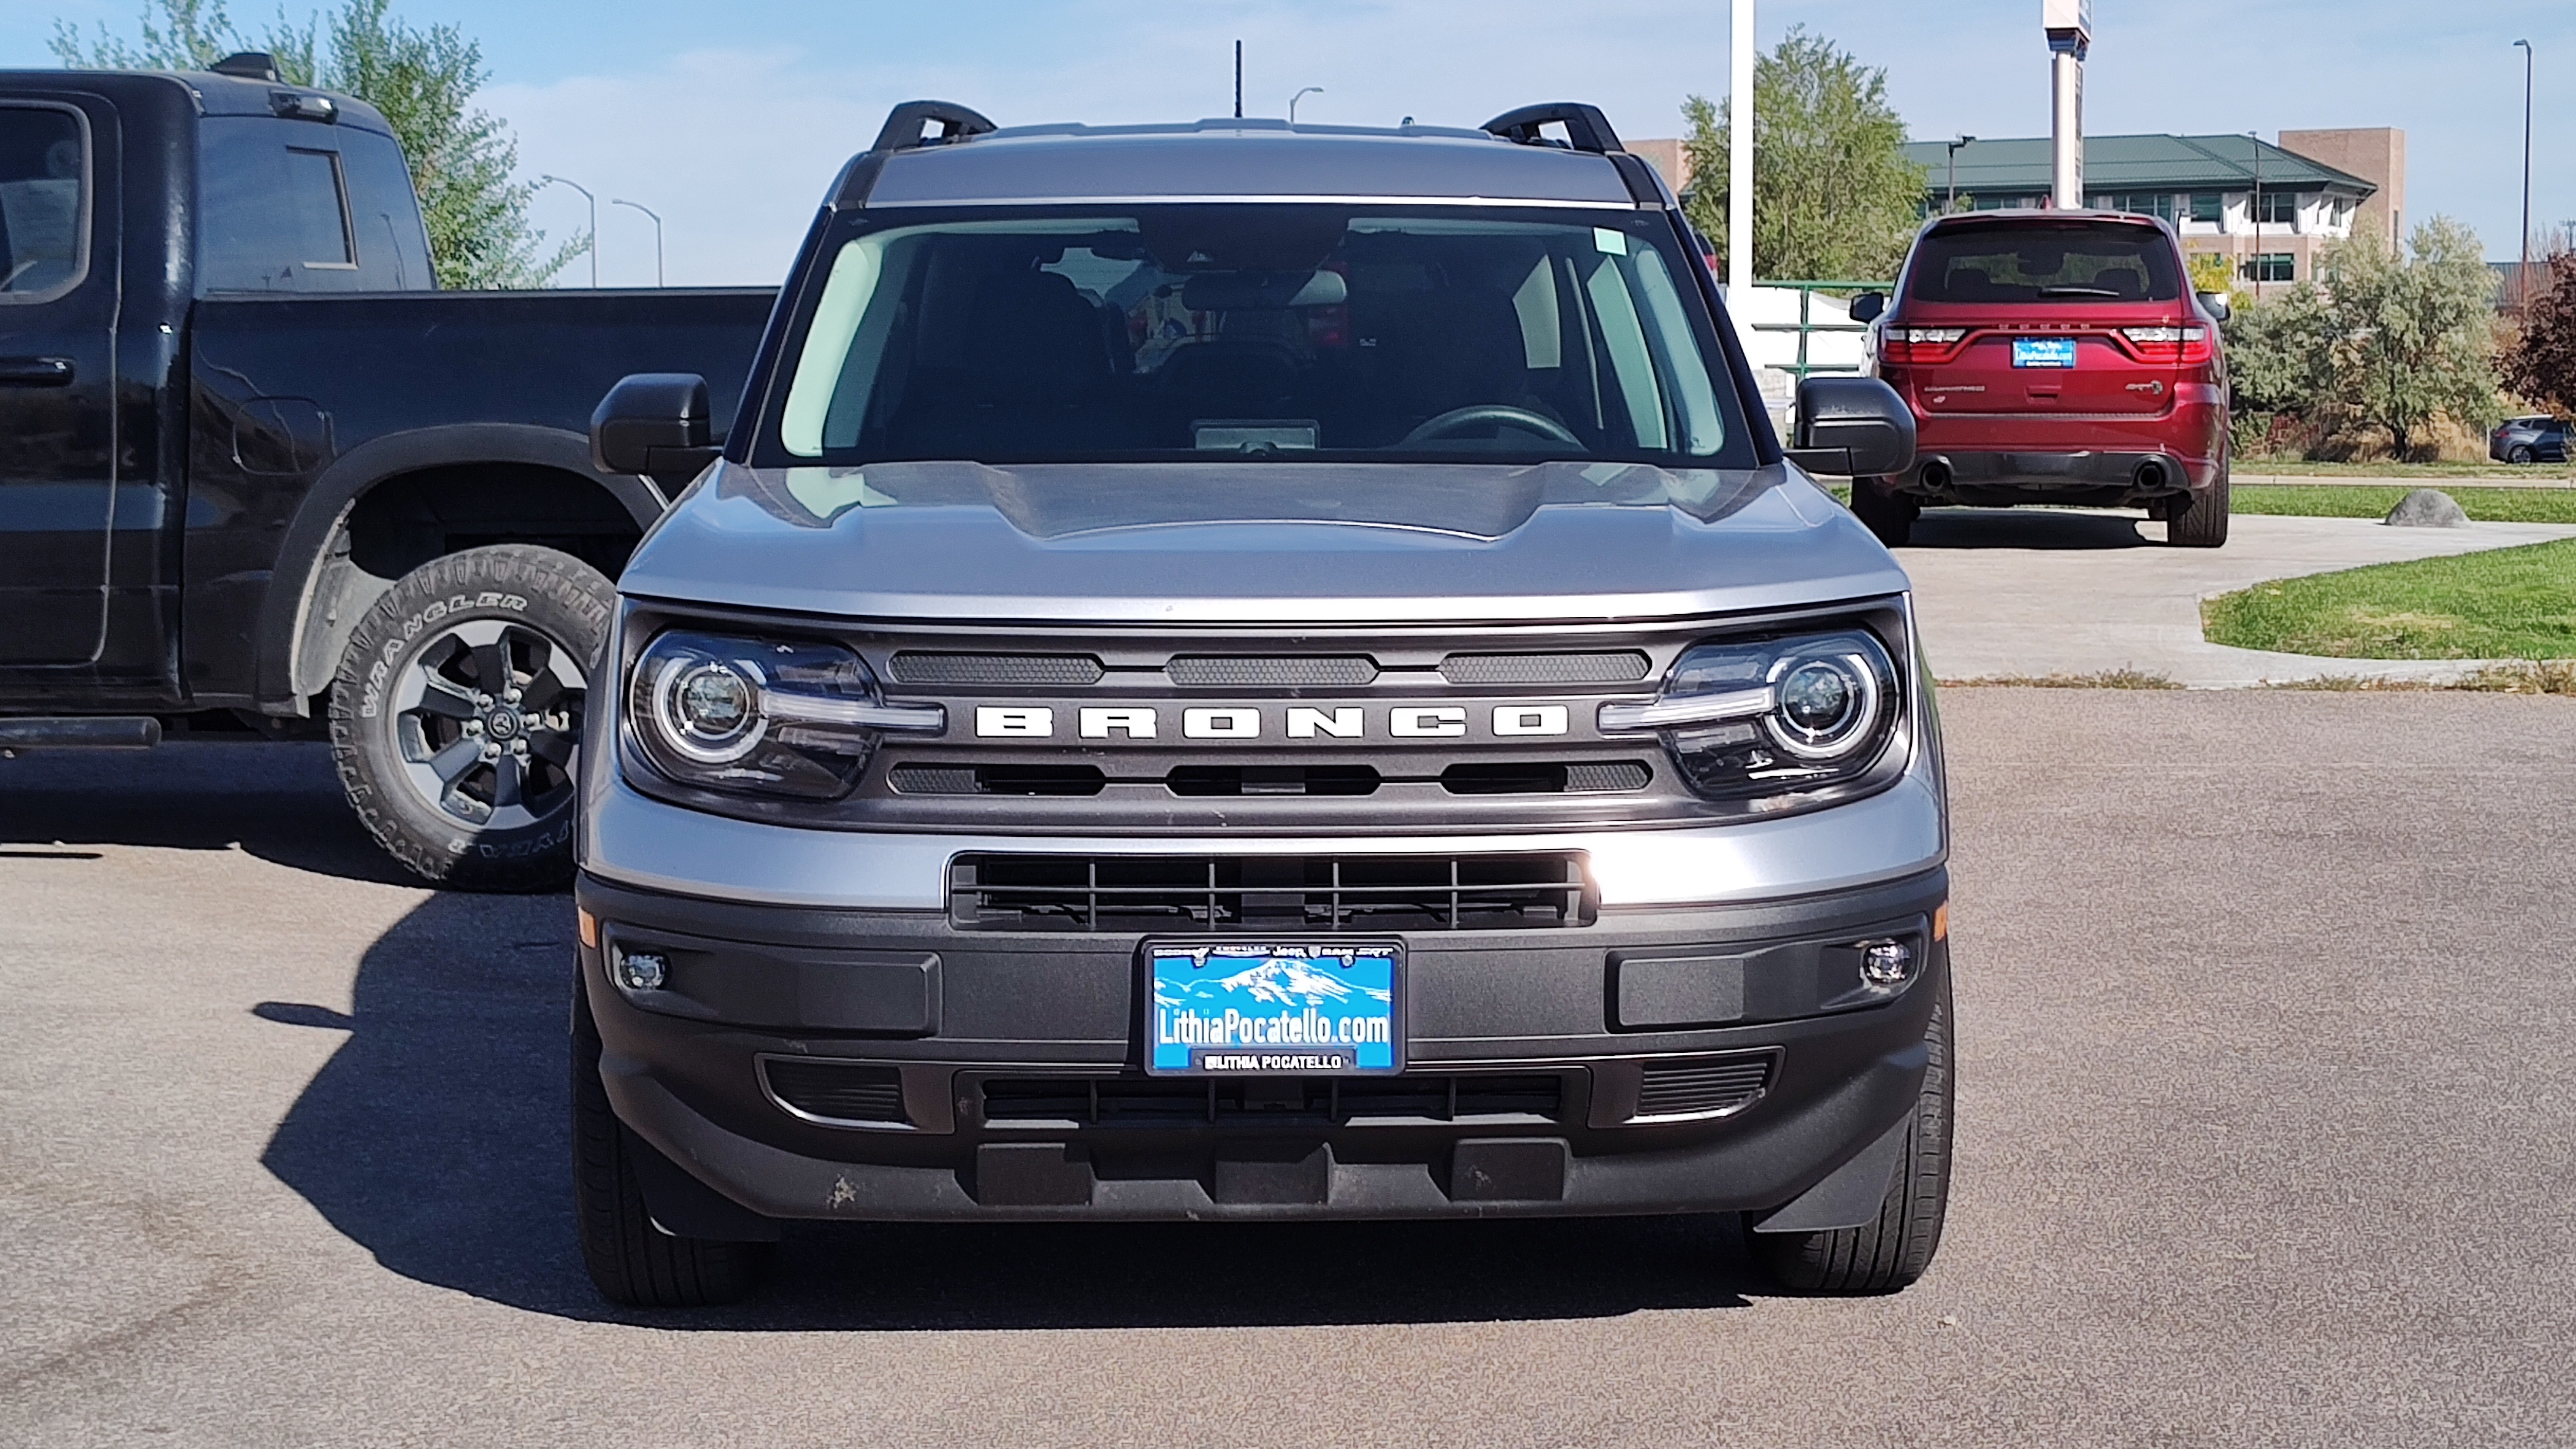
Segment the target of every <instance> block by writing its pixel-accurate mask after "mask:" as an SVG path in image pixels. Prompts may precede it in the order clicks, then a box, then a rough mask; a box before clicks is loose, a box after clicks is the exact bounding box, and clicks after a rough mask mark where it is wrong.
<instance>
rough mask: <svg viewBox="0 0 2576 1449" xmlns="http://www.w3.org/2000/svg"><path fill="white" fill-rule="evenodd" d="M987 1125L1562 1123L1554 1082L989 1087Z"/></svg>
mask: <svg viewBox="0 0 2576 1449" xmlns="http://www.w3.org/2000/svg"><path fill="white" fill-rule="evenodd" d="M983 1096H984V1120H985V1122H987V1123H988V1124H991V1125H994V1126H1013V1127H1041V1126H1045V1127H1057V1126H1065V1125H1068V1124H1069V1125H1072V1126H1076V1127H1164V1128H1190V1127H1203V1126H1216V1127H1258V1126H1273V1127H1329V1126H1349V1125H1353V1124H1358V1125H1362V1126H1366V1125H1370V1124H1374V1123H1395V1122H1424V1121H1430V1122H1478V1121H1492V1120H1494V1119H1496V1118H1505V1117H1511V1118H1542V1119H1547V1120H1551V1121H1552V1120H1555V1119H1557V1118H1559V1117H1561V1116H1563V1114H1564V1111H1565V1083H1564V1081H1563V1080H1562V1079H1560V1078H1558V1077H1553V1076H1524V1077H1502V1076H1475V1075H1463V1076H1444V1075H1435V1074H1429V1073H1423V1074H1416V1073H1410V1072H1408V1073H1405V1074H1403V1075H1400V1076H1393V1077H1204V1078H1202V1077H1141V1076H1132V1077H1114V1078H1087V1079H1086V1078H1080V1077H1022V1078H1001V1079H997V1080H991V1081H987V1082H985V1083H984V1088H983Z"/></svg>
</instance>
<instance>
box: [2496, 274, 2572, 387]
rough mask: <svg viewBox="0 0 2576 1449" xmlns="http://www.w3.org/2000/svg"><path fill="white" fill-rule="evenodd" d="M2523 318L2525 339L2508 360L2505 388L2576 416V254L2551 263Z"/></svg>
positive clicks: (2516, 344) (2518, 344) (2522, 337)
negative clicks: (2574, 412) (2574, 413)
mask: <svg viewBox="0 0 2576 1449" xmlns="http://www.w3.org/2000/svg"><path fill="white" fill-rule="evenodd" d="M2542 276H2543V277H2544V278H2545V279H2546V280H2545V283H2544V285H2543V286H2542V287H2541V288H2540V289H2539V290H2537V291H2536V292H2535V293H2534V294H2533V295H2532V298H2531V302H2530V304H2529V305H2528V306H2526V307H2524V308H2523V313H2522V336H2521V337H2520V338H2519V339H2518V340H2517V341H2516V342H2515V343H2514V345H2513V349H2512V351H2510V352H2508V353H2507V354H2506V355H2505V366H2504V380H2505V384H2506V385H2507V386H2509V387H2511V388H2512V389H2513V390H2514V391H2515V392H2518V393H2521V394H2522V395H2523V396H2525V397H2528V398H2530V399H2531V400H2533V401H2534V402H2542V403H2547V404H2549V405H2550V406H2552V407H2555V408H2561V409H2565V410H2568V411H2576V251H2562V252H2559V253H2558V254H2557V255H2555V256H2553V257H2551V258H2550V259H2549V270H2548V271H2547V272H2545V273H2542Z"/></svg>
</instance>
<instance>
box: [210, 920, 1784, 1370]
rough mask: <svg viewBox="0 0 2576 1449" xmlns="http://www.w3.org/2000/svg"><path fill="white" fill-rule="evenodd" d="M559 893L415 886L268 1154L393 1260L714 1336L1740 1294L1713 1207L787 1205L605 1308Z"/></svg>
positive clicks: (515, 1299) (435, 1277)
mask: <svg viewBox="0 0 2576 1449" xmlns="http://www.w3.org/2000/svg"><path fill="white" fill-rule="evenodd" d="M571 961H572V908H571V904H570V902H569V901H568V900H566V899H565V898H564V897H562V896H471V895H462V894H454V893H447V894H440V895H436V896H433V897H431V898H429V899H428V900H426V901H424V902H422V903H421V905H420V906H419V907H417V908H416V909H414V910H413V911H412V912H411V914H410V915H408V916H406V917H405V918H404V919H403V920H402V921H400V922H398V923H397V924H396V925H395V926H394V927H393V928H391V929H390V930H388V931H387V932H386V933H385V934H384V935H383V936H382V937H380V938H379V939H378V940H377V941H376V942H375V944H374V945H373V946H371V947H370V948H369V949H368V951H367V953H366V956H365V958H364V959H363V961H362V962H361V963H360V966H359V970H358V977H357V982H356V987H355V991H354V993H353V997H352V1002H353V1006H354V1010H353V1011H352V1012H351V1013H350V1014H349V1015H347V1016H342V1015H341V1014H339V1013H338V1012H335V1011H331V1010H329V1009H327V1008H323V1007H318V1006H311V1005H305V1004H301V1003H294V1002H263V1003H261V1004H260V1005H259V1006H258V1007H256V1008H255V1009H254V1010H255V1012H256V1014H257V1015H258V1016H260V1017H261V1018H262V1019H264V1020H266V1021H270V1022H274V1023H277V1024H278V1027H277V1029H279V1030H281V1031H284V1030H296V1029H306V1030H332V1031H345V1032H347V1033H348V1039H347V1041H346V1042H344V1043H343V1044H342V1045H341V1047H340V1048H339V1050H338V1052H337V1053H336V1054H335V1055H334V1056H333V1057H332V1058H331V1060H330V1061H329V1062H328V1063H327V1064H325V1065H324V1066H323V1068H322V1070H321V1071H320V1072H318V1073H317V1074H315V1076H314V1078H313V1080H312V1081H311V1083H309V1084H308V1085H307V1086H306V1088H305V1089H304V1092H303V1094H302V1095H301V1096H300V1097H299V1098H298V1099H297V1100H296V1102H295V1104H294V1106H293V1107H292V1108H290V1109H289V1110H288V1112H287V1115H286V1117H285V1120H284V1121H282V1122H281V1123H280V1124H279V1125H278V1128H277V1130H276V1132H275V1134H274V1135H273V1136H272V1137H271V1139H270V1141H269V1144H268V1148H267V1150H266V1152H265V1153H264V1154H263V1156H262V1162H263V1164H264V1165H265V1166H266V1167H267V1168H268V1169H269V1171H271V1172H272V1173H274V1174H275V1175H276V1176H277V1177H278V1179H279V1180H280V1181H282V1182H284V1183H285V1184H286V1185H287V1186H289V1187H291V1188H293V1189H294V1190H295V1191H296V1192H298V1193H300V1194H302V1195H303V1197H304V1198H305V1199H306V1200H307V1201H308V1202H310V1203H311V1204H312V1205H313V1206H314V1208H315V1209H317V1210H318V1211H319V1212H320V1213H321V1214H322V1216H323V1217H324V1218H325V1219H327V1220H328V1221H329V1222H330V1223H331V1225H332V1226H333V1227H334V1228H336V1229H338V1230H339V1231H340V1232H342V1233H344V1234H346V1235H347V1236H348V1237H349V1238H351V1239H352V1240H353V1241H355V1242H357V1243H358V1244H359V1245H360V1246H362V1247H364V1248H366V1249H368V1250H369V1251H370V1252H371V1253H373V1254H374V1255H375V1258H376V1261H377V1262H378V1263H380V1264H382V1265H383V1266H384V1267H386V1268H388V1269H391V1270H392V1271H394V1272H396V1273H399V1274H402V1275H403V1276H405V1277H408V1278H412V1279H416V1280H418V1281H420V1282H424V1283H430V1284H434V1285H437V1286H440V1287H446V1288H452V1289H455V1290H457V1291H459V1292H463V1293H470V1294H473V1295H474V1296H476V1297H478V1298H484V1299H488V1300H490V1301H493V1302H497V1303H502V1304H506V1305H509V1306H511V1307H515V1308H522V1309H526V1310H529V1311H532V1312H538V1313H547V1314H555V1315H560V1316H563V1317H568V1318H577V1319H591V1320H606V1321H622V1322H632V1323H651V1324H656V1325H659V1326H663V1327H668V1328H704V1329H722V1330H728V1331H735V1332H740V1331H746V1330H749V1331H758V1330H764V1329H766V1330H784V1331H813V1330H821V1329H850V1330H892V1331H902V1330H947V1329H991V1328H1131V1327H1155V1326H1160V1327H1216V1326H1250V1325H1287V1324H1361V1323H1419V1322H1475V1321H1488V1320H1496V1319H1529V1318H1581V1317H1601V1316H1610V1315H1617V1314H1623V1313H1630V1312H1634V1311H1637V1310H1641V1309H1651V1308H1714V1307H1739V1306H1743V1305H1744V1304H1745V1302H1746V1301H1747V1300H1746V1296H1745V1295H1746V1294H1747V1293H1750V1292H1756V1291H1768V1290H1758V1289H1756V1288H1755V1286H1754V1284H1755V1282H1756V1280H1755V1279H1754V1277H1753V1272H1754V1270H1753V1268H1752V1266H1751V1265H1750V1264H1749V1263H1748V1262H1747V1261H1746V1259H1745V1258H1744V1255H1743V1250H1742V1244H1741V1240H1740V1236H1739V1234H1738V1231H1737V1229H1736V1227H1735V1225H1734V1222H1733V1220H1732V1219H1727V1218H1694V1219H1664V1220H1658V1219H1611V1220H1557V1221H1520V1222H1459V1223H1309V1224H1187V1223H1177V1224H994V1225H986V1224H960V1225H946V1224H942V1225H914V1224H905V1225H854V1226H845V1225H833V1224H810V1225H809V1224H791V1225H790V1226H789V1228H788V1230H787V1234H786V1241H785V1242H784V1243H783V1244H781V1245H780V1248H779V1250H778V1253H777V1255H776V1258H775V1260H774V1264H773V1267H772V1270H771V1273H770V1275H769V1278H768V1281H767V1283H766V1285H765V1286H764V1287H763V1289H762V1291H761V1292H760V1293H759V1294H758V1295H757V1296H756V1297H755V1298H753V1299H752V1300H751V1301H750V1302H748V1303H744V1304H740V1305H736V1306H732V1307H727V1308H721V1309H711V1310H705V1311H700V1312H690V1313H671V1312H652V1313H643V1312H633V1311H626V1310H619V1309H615V1308H612V1307H611V1306H610V1305H608V1304H607V1303H605V1302H604V1301H603V1300H601V1299H600V1298H599V1296H598V1295H597V1293H596V1292H594V1291H593V1289H592V1288H591V1285H590V1281H589V1279H588V1278H587V1277H586V1276H584V1274H583V1272H582V1270H581V1266H580V1259H579V1254H578V1251H577V1248H576V1246H575V1240H574V1232H573V1222H572V1191H571V1182H570V1168H569V1159H568V1154H569V1151H570V1148H569V1146H568V1142H567V1127H566V1116H567V1110H566V1106H565V1073H566V1070H567V1062H568V1057H567V1050H568V1048H567V1043H566V1015H567V1000H568V993H569V991H570V989H571Z"/></svg>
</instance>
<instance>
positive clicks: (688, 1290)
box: [572, 974, 769, 1308]
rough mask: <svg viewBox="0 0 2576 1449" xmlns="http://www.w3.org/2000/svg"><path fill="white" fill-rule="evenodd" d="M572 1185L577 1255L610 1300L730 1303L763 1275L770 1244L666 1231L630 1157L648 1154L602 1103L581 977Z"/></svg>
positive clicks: (594, 1026)
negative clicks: (578, 1234) (652, 1209)
mask: <svg viewBox="0 0 2576 1449" xmlns="http://www.w3.org/2000/svg"><path fill="white" fill-rule="evenodd" d="M572 993H573V997H572V1184H573V1211H574V1213H575V1214H576V1215H577V1216H578V1217H579V1218H580V1223H579V1227H580V1230H581V1261H582V1266H583V1267H584V1268H587V1269H588V1270H589V1271H590V1281H591V1282H592V1283H593V1284H594V1285H596V1286H597V1287H598V1289H599V1291H600V1293H601V1295H602V1296H604V1297H606V1298H607V1299H608V1301H610V1302H611V1303H622V1304H625V1305H627V1306H629V1307H634V1308H702V1307H705V1306H706V1305H708V1304H711V1303H731V1302H734V1301H736V1300H738V1299H740V1298H741V1297H743V1296H744V1295H745V1294H747V1293H749V1292H750V1291H751V1290H752V1288H753V1287H754V1286H755V1285H757V1284H758V1283H759V1281H760V1270H761V1267H762V1265H763V1264H764V1263H765V1262H766V1260H767V1258H768V1250H769V1245H768V1244H766V1243H719V1242H711V1241H709V1240H707V1239H705V1238H683V1237H679V1236H677V1235H675V1234H672V1233H669V1232H666V1231H664V1230H663V1228H662V1226H661V1225H660V1224H659V1223H656V1222H654V1221H653V1216H652V1213H651V1212H650V1210H648V1209H647V1208H646V1207H645V1204H644V1189H643V1186H642V1184H641V1183H639V1182H638V1181H637V1180H636V1176H635V1155H636V1154H637V1153H640V1152H651V1151H652V1150H653V1148H652V1146H651V1145H650V1144H649V1143H646V1142H644V1141H642V1140H640V1139H639V1138H637V1137H636V1136H635V1134H634V1133H633V1132H632V1131H631V1130H629V1129H628V1128H627V1126H626V1124H624V1123H622V1122H620V1121H618V1120H617V1113H616V1112H615V1111H614V1110H613V1109H611V1108H610V1107H609V1105H608V1089H607V1088H606V1087H603V1086H601V1085H600V1082H599V1024H598V1023H597V1022H596V1021H595V1020H593V1019H592V1017H591V1014H590V1001H589V999H588V998H587V997H586V996H585V995H584V994H583V990H582V982H581V978H580V976H579V975H578V974H576V975H575V976H574V978H573V983H572Z"/></svg>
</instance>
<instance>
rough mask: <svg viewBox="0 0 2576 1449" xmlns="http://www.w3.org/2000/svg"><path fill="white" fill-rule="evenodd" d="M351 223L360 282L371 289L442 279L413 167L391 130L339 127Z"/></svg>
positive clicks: (421, 286)
mask: <svg viewBox="0 0 2576 1449" xmlns="http://www.w3.org/2000/svg"><path fill="white" fill-rule="evenodd" d="M339 137H340V172H341V180H342V182H343V183H344V184H345V186H346V187H347V190H348V197H349V229H350V231H351V233H352V234H353V235H355V236H356V237H357V241H358V285H360V286H362V287H364V288H366V289H367V290H368V291H370V292H421V291H427V290H429V289H430V288H432V287H435V286H437V285H438V278H437V276H436V274H435V273H433V272H432V271H431V270H430V263H429V236H428V234H427V233H426V232H424V231H423V230H422V228H421V222H420V203H419V202H418V201H417V200H415V199H413V196H412V190H411V170H410V168H409V167H407V166H405V165H404V164H403V154H402V147H400V146H397V145H395V144H394V139H393V138H392V137H391V136H380V135H377V134H376V133H375V132H373V131H361V130H359V129H357V128H356V127H354V126H342V127H340V128H339Z"/></svg>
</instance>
